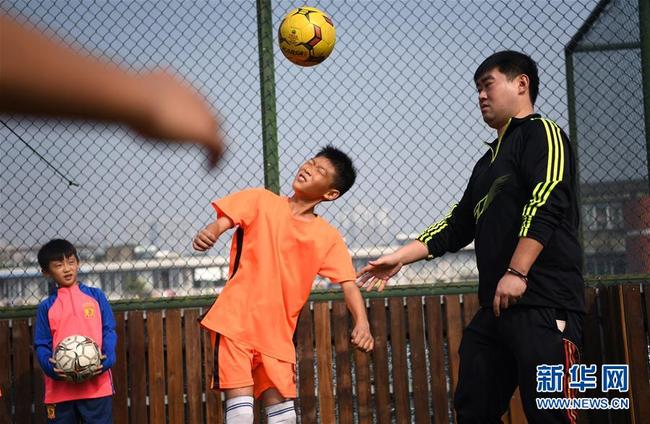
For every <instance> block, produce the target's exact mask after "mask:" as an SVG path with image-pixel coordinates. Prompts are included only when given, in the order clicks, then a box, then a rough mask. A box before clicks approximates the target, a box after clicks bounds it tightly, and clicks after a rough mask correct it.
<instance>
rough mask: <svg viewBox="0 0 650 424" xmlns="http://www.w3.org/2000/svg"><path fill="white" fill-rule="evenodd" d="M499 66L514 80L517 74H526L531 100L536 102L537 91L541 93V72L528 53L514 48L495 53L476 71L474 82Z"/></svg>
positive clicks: (500, 69) (533, 102)
mask: <svg viewBox="0 0 650 424" xmlns="http://www.w3.org/2000/svg"><path fill="white" fill-rule="evenodd" d="M494 68H498V69H499V71H501V72H502V73H503V74H505V75H506V77H508V80H512V79H513V78H514V77H516V76H517V75H521V74H525V75H527V76H528V79H529V80H530V88H529V90H528V94H529V95H530V101H531V102H532V104H533V105H534V104H535V100H537V93H539V73H538V71H537V64H536V63H535V61H534V60H533V59H532V58H531V57H530V56H528V55H526V54H524V53H520V52H516V51H513V50H504V51H501V52H497V53H494V54H493V55H492V56H490V57H488V58H487V59H485V60H484V61H483V63H481V64H480V65H479V67H478V68H477V69H476V72H474V83H478V80H479V79H480V78H481V77H482V76H483V75H485V74H486V73H488V72H490V71H491V70H492V69H494Z"/></svg>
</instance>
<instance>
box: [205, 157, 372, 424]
mask: <svg viewBox="0 0 650 424" xmlns="http://www.w3.org/2000/svg"><path fill="white" fill-rule="evenodd" d="M355 178H356V172H355V170H354V167H353V165H352V161H351V160H350V158H349V157H348V156H347V155H345V154H344V153H343V152H341V151H340V150H338V149H335V148H333V147H331V146H327V147H325V148H323V149H322V150H321V151H319V152H318V153H317V154H316V156H315V157H313V158H311V159H309V160H307V161H306V162H305V163H303V164H302V165H301V166H300V168H299V169H298V172H297V174H296V176H295V178H294V180H293V183H292V188H293V191H294V194H293V195H292V196H291V197H285V196H278V195H276V194H274V193H272V192H270V191H267V190H264V189H247V190H243V191H240V192H236V193H233V194H231V195H229V196H226V197H224V198H222V199H219V200H216V201H214V202H212V207H213V208H214V209H215V211H216V213H217V219H216V220H215V221H214V222H212V223H211V224H209V225H208V226H207V227H205V228H204V229H202V230H201V231H200V232H199V233H198V234H197V235H196V237H195V238H194V241H193V243H192V246H193V247H194V249H196V250H199V251H206V250H208V249H209V248H211V247H212V246H213V245H214V243H215V242H216V240H217V238H218V237H219V236H220V235H221V234H222V233H223V232H225V231H226V230H228V229H230V228H233V227H238V228H237V231H236V233H235V236H234V237H233V243H232V248H231V252H230V259H231V260H230V279H229V281H228V283H227V284H226V286H225V288H224V289H223V291H222V292H221V294H220V295H219V296H218V298H217V300H216V302H215V303H214V305H213V306H212V307H211V308H210V310H209V311H208V312H207V313H206V315H205V317H204V318H203V319H202V320H201V325H202V326H203V327H204V328H206V329H207V330H209V331H211V332H212V336H213V337H212V339H213V341H214V345H215V357H214V363H215V373H214V376H213V388H215V389H219V390H222V391H224V392H225V395H226V408H225V410H226V422H227V423H228V424H242V423H246V424H248V423H252V422H253V397H255V398H260V397H262V400H263V403H264V405H265V406H266V411H267V415H268V421H267V422H268V423H270V424H273V423H280V422H281V423H295V422H296V415H295V412H294V406H293V398H295V397H296V366H295V363H296V353H295V348H294V344H293V342H292V338H293V334H294V331H295V328H296V323H297V320H298V316H299V315H300V311H301V310H302V308H303V306H304V305H305V303H306V302H307V300H308V298H309V294H310V291H311V288H312V284H313V282H314V278H315V277H316V275H320V276H322V277H326V278H328V279H329V280H330V281H332V282H333V283H335V284H339V285H340V286H341V289H342V291H343V295H344V297H345V301H346V303H347V305H348V308H349V310H350V311H351V313H352V316H353V318H354V321H355V325H354V329H353V330H352V335H351V336H352V343H354V344H355V345H356V346H357V347H358V348H359V349H362V350H365V351H370V350H371V349H372V348H373V344H374V341H373V339H372V335H371V334H370V327H369V324H368V318H367V316H366V308H365V303H364V301H363V298H362V297H361V293H360V292H359V289H358V288H357V286H356V284H355V270H354V267H353V265H352V260H351V258H350V254H349V252H348V249H347V247H346V246H345V242H344V241H343V238H342V237H341V235H340V234H339V232H338V231H337V230H336V229H335V228H334V227H332V226H331V225H330V224H328V223H327V222H326V221H325V220H324V219H323V218H321V217H320V216H318V215H317V214H316V213H315V212H314V208H315V207H316V205H318V204H319V203H321V202H326V201H333V200H335V199H338V198H339V197H340V196H341V195H343V194H344V193H345V192H346V191H348V189H349V188H350V187H351V186H352V184H354V180H355Z"/></svg>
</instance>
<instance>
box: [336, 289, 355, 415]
mask: <svg viewBox="0 0 650 424" xmlns="http://www.w3.org/2000/svg"><path fill="white" fill-rule="evenodd" d="M332 330H333V331H334V347H335V352H336V399H337V402H338V410H339V416H338V420H337V422H338V423H340V424H348V423H349V424H351V423H352V422H353V420H354V418H353V407H352V398H353V396H352V366H351V364H350V353H351V352H350V349H354V347H352V346H351V343H350V325H349V318H348V309H347V306H346V305H345V302H343V301H338V302H333V303H332Z"/></svg>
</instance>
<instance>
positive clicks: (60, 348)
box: [54, 336, 101, 378]
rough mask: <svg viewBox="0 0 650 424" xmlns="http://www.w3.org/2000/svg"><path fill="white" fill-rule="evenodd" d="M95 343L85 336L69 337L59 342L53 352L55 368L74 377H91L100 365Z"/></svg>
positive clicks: (97, 348)
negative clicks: (95, 368)
mask: <svg viewBox="0 0 650 424" xmlns="http://www.w3.org/2000/svg"><path fill="white" fill-rule="evenodd" d="M100 356H101V353H100V352H99V347H97V343H95V342H94V341H93V339H91V338H90V337H86V336H69V337H66V338H65V339H63V340H61V342H60V343H59V344H58V345H57V347H56V349H55V350H54V361H55V362H56V363H55V366H56V367H57V368H59V369H60V370H61V371H63V372H64V373H66V374H70V375H72V376H75V377H82V378H83V377H86V376H90V375H92V370H93V369H94V367H96V366H98V365H100V364H101V359H100Z"/></svg>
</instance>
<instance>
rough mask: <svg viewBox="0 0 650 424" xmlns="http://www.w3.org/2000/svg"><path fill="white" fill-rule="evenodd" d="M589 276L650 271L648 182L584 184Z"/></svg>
mask: <svg viewBox="0 0 650 424" xmlns="http://www.w3.org/2000/svg"><path fill="white" fill-rule="evenodd" d="M580 197H581V204H582V217H581V218H582V240H583V246H584V257H585V263H584V272H585V274H586V275H614V274H629V273H632V274H636V273H648V272H650V196H649V195H648V182H647V181H646V180H633V181H622V182H621V181H617V182H600V183H590V184H582V185H581V187H580Z"/></svg>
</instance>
